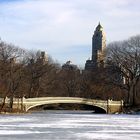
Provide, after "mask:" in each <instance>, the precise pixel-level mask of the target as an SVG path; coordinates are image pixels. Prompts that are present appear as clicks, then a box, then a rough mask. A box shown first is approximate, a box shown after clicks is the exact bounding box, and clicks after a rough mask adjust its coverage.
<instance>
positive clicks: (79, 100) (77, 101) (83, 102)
mask: <svg viewBox="0 0 140 140" xmlns="http://www.w3.org/2000/svg"><path fill="white" fill-rule="evenodd" d="M51 104H80V105H89V106H92V107H93V108H94V109H95V108H96V109H98V111H99V110H100V111H101V112H97V113H103V112H104V113H107V108H105V107H103V106H101V105H98V104H95V103H93V102H92V101H90V99H89V100H87V99H86V100H85V99H83V98H74V99H72V98H71V100H70V98H69V100H66V99H57V100H56V99H54V100H48V101H47V100H46V101H45V100H44V101H41V102H36V103H34V104H30V105H27V106H26V112H27V111H29V110H30V109H32V108H35V107H37V106H42V105H51Z"/></svg>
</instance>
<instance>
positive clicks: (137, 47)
mask: <svg viewBox="0 0 140 140" xmlns="http://www.w3.org/2000/svg"><path fill="white" fill-rule="evenodd" d="M139 87H140V36H134V37H131V38H130V39H128V40H125V41H119V42H112V43H110V44H109V45H108V47H107V50H106V62H105V65H104V67H103V66H102V67H98V68H96V69H95V70H93V71H84V70H83V71H82V70H79V69H67V70H65V69H62V67H61V66H60V64H58V63H55V62H54V61H53V60H52V59H51V58H50V57H49V56H47V57H46V56H45V53H44V52H40V51H27V50H24V49H21V48H19V47H17V46H15V45H13V44H8V43H6V42H3V41H0V97H3V98H6V97H9V98H10V106H9V108H11V109H12V106H13V99H14V97H18V98H22V97H26V98H30V97H43V96H46V97H52V96H66V97H67V96H68V97H85V98H95V99H104V100H107V99H113V100H124V101H125V102H127V103H129V104H131V105H134V104H139V103H140V101H139V100H140V89H139ZM3 108H4V102H3V104H2V105H1V110H2V109H3Z"/></svg>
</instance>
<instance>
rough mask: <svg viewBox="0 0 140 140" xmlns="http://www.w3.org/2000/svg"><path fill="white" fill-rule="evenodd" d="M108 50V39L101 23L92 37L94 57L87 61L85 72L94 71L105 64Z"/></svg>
mask: <svg viewBox="0 0 140 140" xmlns="http://www.w3.org/2000/svg"><path fill="white" fill-rule="evenodd" d="M105 48H106V37H105V33H104V31H103V27H102V26H101V24H100V23H99V24H98V26H97V27H96V29H95V31H94V34H93V37H92V57H91V60H87V61H86V64H85V70H93V69H95V68H97V67H98V66H101V65H103V64H104V50H105Z"/></svg>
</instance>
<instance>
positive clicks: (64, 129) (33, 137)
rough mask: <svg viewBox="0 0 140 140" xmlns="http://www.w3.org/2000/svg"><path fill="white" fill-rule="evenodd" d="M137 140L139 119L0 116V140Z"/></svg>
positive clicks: (86, 114)
mask: <svg viewBox="0 0 140 140" xmlns="http://www.w3.org/2000/svg"><path fill="white" fill-rule="evenodd" d="M19 139H20V140H139V139H140V115H106V114H92V113H91V112H87V111H44V112H36V113H32V114H25V115H0V140H19Z"/></svg>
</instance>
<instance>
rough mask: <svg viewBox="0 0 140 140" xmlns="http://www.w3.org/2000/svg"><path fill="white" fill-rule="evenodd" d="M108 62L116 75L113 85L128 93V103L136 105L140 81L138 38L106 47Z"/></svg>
mask: <svg viewBox="0 0 140 140" xmlns="http://www.w3.org/2000/svg"><path fill="white" fill-rule="evenodd" d="M108 62H109V64H110V65H111V66H112V67H113V68H114V70H115V71H114V73H117V76H118V79H115V78H114V80H113V81H112V82H113V83H114V84H116V85H118V86H120V87H121V88H124V89H126V90H127V91H128V103H129V104H131V105H135V104H136V96H137V94H138V93H137V90H136V88H137V86H138V81H139V80H140V36H139V35H138V36H134V37H131V38H130V39H128V40H125V41H120V42H113V43H110V44H109V45H108Z"/></svg>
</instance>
